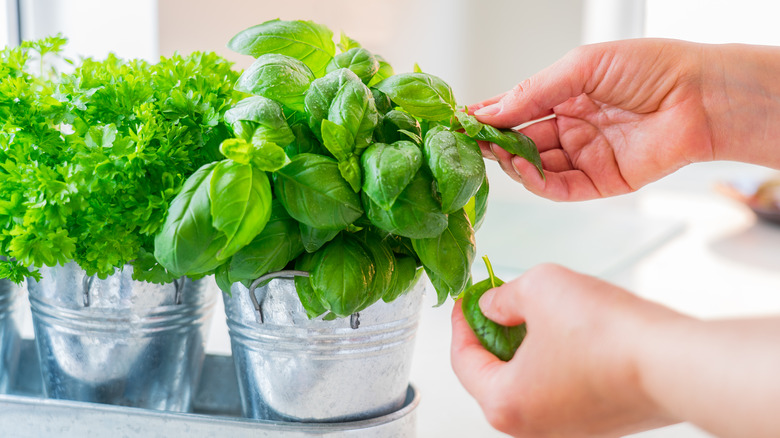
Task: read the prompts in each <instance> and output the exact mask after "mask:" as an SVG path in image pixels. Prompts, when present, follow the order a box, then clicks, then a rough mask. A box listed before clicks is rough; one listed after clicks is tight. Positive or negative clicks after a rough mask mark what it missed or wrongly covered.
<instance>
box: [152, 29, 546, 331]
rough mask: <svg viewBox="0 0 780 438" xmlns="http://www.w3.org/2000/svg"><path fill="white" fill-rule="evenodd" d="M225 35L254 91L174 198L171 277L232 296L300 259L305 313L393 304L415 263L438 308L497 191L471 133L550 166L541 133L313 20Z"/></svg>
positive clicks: (468, 257)
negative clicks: (493, 117) (468, 107)
mask: <svg viewBox="0 0 780 438" xmlns="http://www.w3.org/2000/svg"><path fill="white" fill-rule="evenodd" d="M228 47H229V48H231V49H232V50H234V51H236V52H238V53H241V54H245V55H249V56H252V57H254V58H255V61H254V63H253V64H252V65H251V66H250V67H249V68H248V69H247V70H246V71H244V72H243V74H242V75H241V76H240V77H239V78H238V80H237V81H236V84H235V88H236V90H238V91H240V92H243V93H247V94H249V95H251V96H250V97H246V98H245V99H243V100H241V101H239V102H238V103H236V104H235V105H234V106H233V107H232V108H231V109H230V110H228V111H227V112H226V120H227V121H228V122H229V123H230V124H231V127H232V129H233V134H234V138H232V139H229V140H226V141H224V142H223V143H222V145H221V148H220V151H221V152H222V155H223V157H224V158H223V159H222V160H221V161H218V162H217V163H208V164H206V165H204V166H203V167H201V168H200V169H199V170H198V171H197V172H195V174H193V175H192V176H191V177H190V179H189V180H188V181H187V182H186V183H185V185H184V189H183V190H182V191H181V192H179V194H178V195H177V196H176V198H175V199H174V200H173V202H172V203H171V208H170V210H169V212H168V216H167V217H166V219H165V222H164V224H163V225H162V227H161V229H160V231H159V232H158V233H157V235H156V238H155V256H156V258H157V260H159V261H160V263H161V264H162V265H163V266H165V267H166V268H167V269H168V270H170V271H171V272H174V273H176V274H178V275H203V274H206V273H209V272H214V273H215V275H216V279H217V283H218V284H219V285H220V287H221V288H222V289H223V290H224V291H226V292H228V293H229V290H230V285H231V284H233V283H235V282H244V283H245V284H249V283H250V282H251V281H253V280H254V279H256V278H258V277H260V276H262V275H264V274H266V273H268V272H273V271H275V270H280V269H282V268H285V267H288V268H295V269H299V270H304V271H307V272H309V273H310V276H309V277H308V278H307V277H297V278H296V279H295V285H296V289H297V291H298V295H299V297H300V300H301V303H302V304H303V306H304V308H305V309H306V311H307V313H308V315H309V316H310V317H316V316H319V315H322V314H326V313H327V315H326V316H325V318H335V317H345V316H348V315H350V314H352V313H354V312H357V311H359V310H361V309H364V308H365V307H367V306H369V305H371V304H373V303H374V302H376V301H378V300H380V299H381V300H384V301H392V300H394V299H395V298H397V297H398V296H400V295H402V294H403V293H404V292H406V291H407V290H408V289H409V288H410V286H411V285H412V284H414V282H415V280H416V279H417V278H418V277H419V275H420V274H421V272H422V271H425V272H426V273H427V275H428V277H429V278H430V280H431V282H432V283H433V285H434V287H435V289H436V291H437V295H438V303H439V304H441V303H443V302H444V301H445V300H446V298H447V296H452V297H455V296H458V295H459V294H461V292H463V291H464V289H466V287H467V285H468V284H469V283H470V272H471V265H472V262H473V259H474V252H475V239H474V233H475V229H476V228H478V227H479V225H480V224H481V222H482V219H483V218H484V214H485V210H486V205H487V196H488V183H487V178H486V175H485V165H484V161H483V160H482V156H481V153H480V150H479V146H478V143H477V141H478V140H484V141H491V142H494V143H497V144H499V145H501V146H502V147H504V148H505V149H507V150H508V151H510V152H512V153H515V154H518V155H520V156H522V157H524V158H526V159H528V160H529V161H531V162H532V163H534V164H536V166H537V167H538V168H539V170H540V172H541V161H540V159H539V154H538V151H537V150H536V147H535V146H534V144H533V142H532V141H531V140H530V139H528V138H527V137H525V136H524V135H523V134H521V133H518V132H514V131H511V130H498V129H495V128H493V127H491V126H486V125H483V124H482V123H480V122H479V121H477V120H476V119H475V118H474V117H473V116H471V115H469V114H467V112H466V111H465V108H462V107H459V106H458V105H457V104H456V102H455V98H454V97H453V93H452V89H451V88H450V87H449V85H447V83H446V82H444V81H443V80H442V79H440V78H438V77H436V76H433V75H430V74H427V73H423V72H421V71H419V68H416V69H415V71H414V72H411V73H402V74H395V73H394V71H393V68H392V67H391V66H390V65H389V64H388V63H387V62H386V61H385V60H384V59H383V58H382V57H380V56H378V55H375V54H373V53H371V52H369V51H368V50H366V49H365V48H363V47H362V46H361V45H360V44H359V43H358V42H356V41H355V40H353V39H351V38H349V37H347V36H345V35H343V34H342V35H341V38H340V40H339V43H338V44H336V43H335V42H334V39H333V33H332V32H331V31H330V30H329V29H328V28H327V27H325V26H322V25H319V24H316V23H313V22H310V21H281V20H272V21H268V22H265V23H262V24H260V25H257V26H253V27H250V28H248V29H246V30H244V31H242V32H239V33H238V34H237V35H236V36H234V37H233V38H232V39H231V40H230V42H229V43H228ZM218 169H223V170H222V171H218ZM239 171H240V174H239ZM269 184H270V186H272V190H271V192H272V196H270V197H269V196H267V187H268V185H269ZM225 198H227V199H225ZM248 204H252V205H248Z"/></svg>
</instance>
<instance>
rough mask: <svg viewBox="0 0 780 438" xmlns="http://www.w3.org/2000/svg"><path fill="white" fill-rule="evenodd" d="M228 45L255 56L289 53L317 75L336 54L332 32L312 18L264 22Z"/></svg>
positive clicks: (235, 37)
mask: <svg viewBox="0 0 780 438" xmlns="http://www.w3.org/2000/svg"><path fill="white" fill-rule="evenodd" d="M228 47H229V48H230V49H231V50H233V51H234V52H237V53H241V54H242V55H249V56H252V57H255V58H258V57H260V56H261V55H264V54H267V53H274V54H280V55H287V56H291V57H293V58H296V59H298V60H300V61H302V62H303V63H304V64H306V65H307V66H309V68H310V69H311V71H313V72H314V73H315V74H316V75H317V77H319V76H322V74H323V73H324V72H325V67H326V66H327V65H328V63H330V61H331V59H332V58H333V55H334V54H335V53H336V45H335V44H334V43H333V32H331V31H330V29H328V28H327V27H325V26H322V25H320V24H317V23H313V22H311V21H281V20H271V21H266V22H265V23H262V24H259V25H257V26H252V27H250V28H248V29H245V30H243V31H241V32H239V33H238V34H236V35H235V36H234V37H233V38H232V39H231V40H230V41H229V42H228Z"/></svg>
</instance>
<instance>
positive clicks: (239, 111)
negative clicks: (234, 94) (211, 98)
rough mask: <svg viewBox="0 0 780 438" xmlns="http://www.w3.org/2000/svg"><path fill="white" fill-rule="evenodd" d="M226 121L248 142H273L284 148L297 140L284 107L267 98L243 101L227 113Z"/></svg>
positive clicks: (249, 98)
mask: <svg viewBox="0 0 780 438" xmlns="http://www.w3.org/2000/svg"><path fill="white" fill-rule="evenodd" d="M225 121H226V122H227V123H229V124H230V125H232V126H233V131H234V132H235V133H236V135H238V136H241V137H243V138H244V139H246V140H249V139H254V140H255V141H258V140H262V141H272V142H274V143H276V144H278V145H282V146H286V145H288V144H290V143H291V142H293V141H294V140H295V135H294V134H293V132H292V130H291V129H290V126H289V125H288V124H287V119H286V118H285V116H284V112H283V111H282V106H281V105H279V103H278V102H276V101H273V100H271V99H268V98H266V97H262V96H250V97H247V98H245V99H242V100H241V101H239V102H238V103H237V104H236V105H235V106H233V107H232V108H231V109H229V110H227V112H225ZM241 122H244V123H241ZM246 122H250V123H246ZM247 130H248V131H249V132H246V131H247Z"/></svg>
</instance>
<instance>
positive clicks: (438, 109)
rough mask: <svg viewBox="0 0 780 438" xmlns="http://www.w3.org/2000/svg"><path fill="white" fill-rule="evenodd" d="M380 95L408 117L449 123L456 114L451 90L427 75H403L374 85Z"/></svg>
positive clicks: (438, 79)
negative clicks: (385, 96)
mask: <svg viewBox="0 0 780 438" xmlns="http://www.w3.org/2000/svg"><path fill="white" fill-rule="evenodd" d="M376 88H378V89H379V90H380V91H382V92H383V93H385V94H387V95H388V96H389V97H390V99H391V100H392V101H393V102H395V103H396V104H397V105H398V106H400V107H401V108H403V109H404V110H405V111H406V112H408V113H409V114H411V115H413V116H415V117H420V118H423V119H428V120H431V121H434V122H437V121H441V120H448V119H449V118H450V117H452V115H453V113H454V112H455V105H456V104H455V97H454V96H453V94H452V89H451V88H450V86H449V85H447V83H446V82H444V81H443V80H441V79H440V78H438V77H436V76H433V75H430V74H427V73H402V74H397V75H394V76H390V77H389V78H387V79H385V80H383V81H382V82H380V83H378V84H376Z"/></svg>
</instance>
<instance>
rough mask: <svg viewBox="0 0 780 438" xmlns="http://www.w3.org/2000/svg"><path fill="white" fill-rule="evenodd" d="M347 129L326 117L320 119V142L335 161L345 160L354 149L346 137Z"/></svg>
mask: <svg viewBox="0 0 780 438" xmlns="http://www.w3.org/2000/svg"><path fill="white" fill-rule="evenodd" d="M347 137H348V134H347V129H346V128H344V127H343V126H341V125H337V124H335V123H333V122H331V121H330V120H328V119H325V120H323V121H322V144H323V146H325V149H327V150H328V152H330V153H331V155H333V157H334V158H335V159H336V160H337V161H346V160H347V159H349V156H350V155H352V152H353V151H354V150H355V145H354V143H350V142H349V140H348V139H347Z"/></svg>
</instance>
